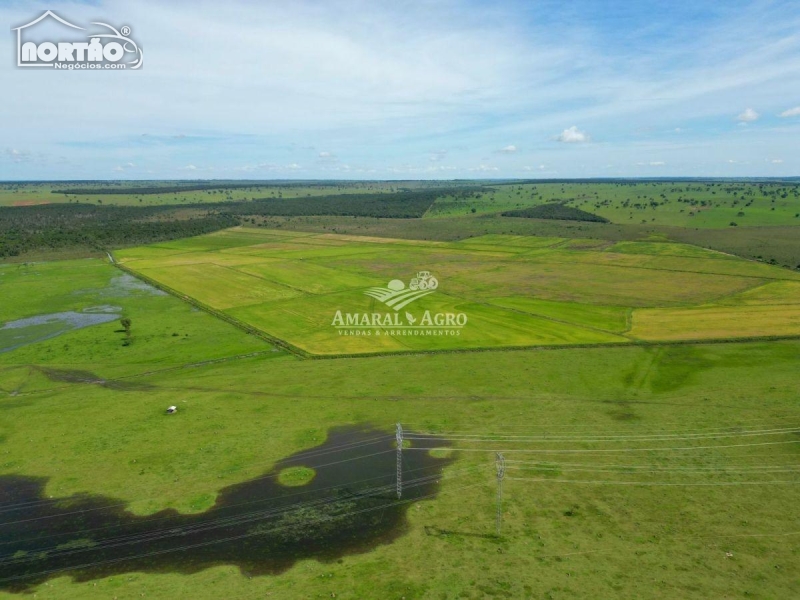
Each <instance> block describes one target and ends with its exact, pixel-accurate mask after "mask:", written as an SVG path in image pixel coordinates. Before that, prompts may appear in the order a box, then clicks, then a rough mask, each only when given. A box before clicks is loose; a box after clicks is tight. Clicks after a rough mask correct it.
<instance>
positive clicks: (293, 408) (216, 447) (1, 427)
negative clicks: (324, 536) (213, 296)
mask: <svg viewBox="0 0 800 600" xmlns="http://www.w3.org/2000/svg"><path fill="white" fill-rule="evenodd" d="M169 300H171V301H172V299H169ZM191 315H192V313H190V312H189V311H186V312H181V313H175V314H173V315H172V325H173V326H174V327H176V328H179V329H181V330H183V329H184V328H185V327H187V326H188V323H187V321H189V320H190V319H191ZM219 327H220V328H222V329H225V328H229V326H227V325H224V324H220V326H219ZM83 331H84V332H87V333H89V334H91V339H86V340H84V343H94V344H103V343H104V340H106V338H109V337H111V338H113V334H112V333H111V332H108V331H106V330H105V329H103V328H102V326H100V327H97V328H87V329H85V330H83ZM68 335H69V334H68ZM230 339H232V341H235V342H237V343H239V344H246V343H248V342H247V339H248V338H247V336H245V335H244V334H243V333H240V332H238V331H237V330H236V329H233V328H230ZM65 341H67V336H64V338H62V339H60V340H52V341H49V342H44V343H42V344H40V345H39V346H38V348H35V349H33V348H32V350H37V352H32V351H31V353H27V354H20V355H17V353H16V352H12V353H10V354H9V355H8V356H7V357H6V364H5V365H3V367H2V368H0V388H2V392H6V393H2V392H0V408H2V412H1V413H0V415H1V416H0V434H1V435H0V440H1V441H0V452H1V453H2V454H1V455H0V456H2V460H0V472H2V473H4V474H24V475H28V476H38V477H45V478H47V481H48V483H47V494H48V495H50V496H53V497H55V498H59V497H68V496H69V495H71V494H75V493H97V494H104V495H108V496H111V497H114V498H117V499H119V501H121V502H125V503H127V504H128V509H129V510H131V511H133V512H135V513H138V514H150V513H153V512H156V511H158V510H160V509H162V508H164V507H173V508H175V509H177V510H179V511H182V512H197V511H198V510H204V509H205V508H207V507H208V506H210V505H211V504H213V502H214V499H215V497H216V494H217V492H218V491H219V490H220V489H221V488H223V487H225V486H228V485H231V484H233V483H237V482H242V481H246V480H248V479H251V478H254V477H259V476H263V474H264V473H265V472H267V471H268V470H269V469H270V468H271V467H272V465H274V464H275V462H276V461H278V460H279V459H281V458H282V457H285V456H287V455H289V454H291V453H293V452H296V451H298V450H301V449H307V448H313V447H314V446H316V445H319V444H320V443H322V442H323V441H324V440H325V438H326V431H327V430H328V428H329V427H330V426H332V425H342V424H347V423H354V424H355V423H359V424H360V423H370V424H372V425H373V426H377V427H379V428H382V429H383V430H385V431H386V432H387V434H389V433H391V432H392V431H393V424H394V423H395V422H401V423H403V424H404V428H405V430H406V432H407V435H408V436H409V437H413V436H414V433H415V432H428V433H436V434H438V435H442V436H445V437H453V438H456V440H455V441H453V442H451V443H452V444H453V445H454V446H455V447H456V448H460V450H456V452H455V453H454V454H453V456H454V458H455V461H454V462H453V464H452V465H450V466H449V467H447V468H446V470H445V471H444V473H443V474H442V478H441V483H440V492H439V495H438V497H436V498H434V499H429V500H425V501H422V502H418V503H415V504H414V505H412V507H411V508H410V510H409V513H408V523H407V527H406V528H405V529H404V531H403V534H402V535H401V536H400V537H399V538H398V539H396V540H395V541H393V542H392V543H390V544H383V545H379V546H377V547H376V548H374V549H364V550H363V551H362V552H357V553H354V554H350V555H347V556H344V557H342V558H341V559H339V560H334V561H330V562H326V561H317V560H302V561H300V562H298V563H297V564H295V565H294V566H293V567H292V568H290V569H289V570H287V571H285V572H283V573H280V574H276V575H263V576H251V575H250V574H248V573H244V572H240V571H239V570H238V568H236V567H235V566H233V565H225V564H222V565H219V566H218V567H215V568H211V569H207V570H203V571H200V572H197V573H193V574H181V573H163V574H151V573H137V572H132V573H126V574H123V575H115V576H112V577H106V578H103V579H99V580H93V581H91V580H90V581H88V582H73V581H72V579H71V578H70V576H69V575H68V574H65V575H60V576H56V577H54V578H53V579H51V580H50V581H48V582H47V583H44V584H40V585H38V586H36V587H35V589H33V590H32V593H35V594H36V597H37V598H80V599H84V598H113V597H117V598H141V597H142V594H144V597H155V598H175V597H192V598H209V599H211V598H220V597H225V598H251V597H270V598H297V597H311V598H313V597H331V595H332V594H335V595H336V597H338V598H395V597H396V598H402V597H405V598H407V599H429V598H431V599H440V598H452V599H455V598H475V599H477V598H485V597H501V598H541V597H548V596H550V597H553V598H559V597H560V598H568V597H585V596H586V595H589V596H591V597H594V598H606V597H653V596H660V597H681V598H698V599H700V598H702V599H705V598H708V597H720V598H721V597H726V596H728V597H750V598H761V599H770V598H788V597H793V596H795V595H797V593H798V591H800V589H798V582H797V578H796V576H795V571H796V569H795V566H796V564H797V545H796V540H795V537H794V535H795V530H796V522H797V519H798V509H797V505H798V502H797V500H798V495H797V494H798V492H797V490H798V486H797V484H800V478H798V475H797V468H796V467H797V461H798V458H800V454H798V446H797V440H796V437H797V436H796V433H791V431H787V430H786V428H791V427H792V426H796V425H797V424H798V418H800V413H798V407H797V402H796V400H797V394H798V393H799V392H800V389H799V388H798V381H797V373H796V367H797V356H798V353H800V345H798V343H797V342H796V341H786V342H769V343H746V344H723V345H706V346H703V345H698V346H668V347H659V348H640V347H607V348H593V349H558V350H525V351H505V352H492V353H464V354H439V355H425V356H414V355H412V356H394V357H385V356H384V357H372V358H369V357H368V358H353V359H339V360H326V361H315V360H307V361H298V360H297V359H295V358H293V357H287V356H285V355H284V356H277V357H275V358H273V359H271V360H267V359H266V357H265V356H264V355H262V356H258V357H253V358H242V359H238V360H229V361H226V362H223V363H216V364H207V365H195V366H190V365H186V366H185V367H184V368H182V369H175V370H171V371H155V372H153V370H152V369H151V367H150V365H146V364H141V365H128V366H127V368H126V370H125V372H126V374H127V376H126V377H125V378H124V379H121V380H119V381H120V382H124V383H126V384H127V387H123V386H120V387H113V386H108V385H106V386H103V385H99V384H96V383H94V384H92V383H86V382H63V381H62V382H59V381H52V380H49V379H47V378H45V377H44V376H43V375H42V373H41V372H40V371H38V370H37V369H34V368H31V367H32V366H33V365H35V364H36V363H39V362H46V363H47V361H49V355H50V351H52V352H58V353H60V357H61V360H62V361H67V362H71V361H72V356H71V354H70V353H66V352H63V351H62V350H61V348H60V347H59V345H60V344H62V343H63V342H65ZM193 344H194V341H192V340H191V339H190V340H189V342H188V345H187V358H189V353H188V350H189V349H190V348H193V349H194V350H199V349H200V348H197V347H194V346H193ZM134 348H135V344H134V345H132V346H130V347H129V349H134ZM118 360H120V361H122V360H124V358H118ZM47 364H49V363H47ZM103 368H104V367H103V365H98V369H99V370H100V371H101V372H102V370H103ZM12 387H13V389H14V390H15V391H16V394H15V395H13V396H12V395H9V393H8V392H9V391H10V389H11V388H12ZM171 404H176V405H178V406H179V407H180V408H179V413H178V415H176V416H175V417H166V416H164V415H163V410H164V407H165V406H168V405H171ZM470 435H471V436H479V439H478V441H469V439H470V438H466V437H465V436H470ZM526 436H527V438H528V439H525V438H526ZM465 439H466V440H467V441H463V440H465ZM428 447H430V444H429V443H426V442H425V441H424V440H410V447H409V448H407V449H406V450H404V451H405V452H419V451H423V452H426V451H428V450H427V449H426V448H428ZM495 450H503V451H504V453H505V456H506V460H507V466H506V479H505V481H504V488H503V507H502V510H503V524H502V527H503V528H502V535H501V536H500V537H499V538H498V537H495V535H494V531H495V529H494V528H495V496H496V483H495V475H494V452H495ZM433 452H436V453H437V454H438V453H440V451H438V450H434V451H433ZM323 468H324V467H323ZM354 468H355V467H354ZM309 475H310V473H305V472H302V471H298V472H286V473H283V474H282V475H281V476H280V477H279V478H280V479H281V480H283V481H284V482H286V481H288V482H289V483H302V482H303V481H305V480H306V478H307V477H308V476H309ZM164 560H165V562H166V561H167V560H168V557H164ZM2 596H3V597H8V598H18V597H19V596H18V595H13V594H3V595H2ZM31 597H32V596H31Z"/></svg>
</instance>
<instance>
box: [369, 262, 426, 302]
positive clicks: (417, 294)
mask: <svg viewBox="0 0 800 600" xmlns="http://www.w3.org/2000/svg"><path fill="white" fill-rule="evenodd" d="M438 287H439V280H438V279H436V277H434V276H433V275H431V273H430V271H418V272H417V276H416V277H414V278H413V279H412V280H411V281H410V282H409V284H408V287H406V284H405V283H403V282H402V281H401V280H400V279H392V280H391V281H390V282H389V284H388V285H387V286H386V287H372V288H369V289H368V290H367V291H366V292H364V294H366V295H367V296H370V297H371V298H375V299H376V300H378V301H379V302H383V303H384V304H385V305H386V306H388V307H389V308H393V309H395V310H400V309H401V308H404V307H405V306H407V305H409V304H411V303H412V302H414V301H415V300H419V299H420V298H422V297H423V296H427V295H428V294H432V293H433V292H434V291H435V290H436V288H438Z"/></svg>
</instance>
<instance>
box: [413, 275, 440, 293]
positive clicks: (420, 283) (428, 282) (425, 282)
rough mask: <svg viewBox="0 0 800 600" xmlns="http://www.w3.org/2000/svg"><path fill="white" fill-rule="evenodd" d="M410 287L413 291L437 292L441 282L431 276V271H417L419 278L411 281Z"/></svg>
mask: <svg viewBox="0 0 800 600" xmlns="http://www.w3.org/2000/svg"><path fill="white" fill-rule="evenodd" d="M408 287H409V288H411V289H412V290H435V289H436V288H437V287H439V280H438V279H436V277H434V276H433V275H431V272H430V271H417V276H416V277H414V278H413V279H412V280H411V283H409V284H408Z"/></svg>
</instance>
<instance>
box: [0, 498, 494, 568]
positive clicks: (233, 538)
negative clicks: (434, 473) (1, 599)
mask: <svg viewBox="0 0 800 600" xmlns="http://www.w3.org/2000/svg"><path fill="white" fill-rule="evenodd" d="M477 485H482V483H475V484H470V485H466V486H460V487H458V488H454V489H452V490H448V491H456V490H459V489H466V488H470V487H475V486H477ZM436 494H437V493H436V492H434V493H431V494H426V495H423V496H418V497H417V498H414V499H409V500H398V501H394V502H391V503H389V504H384V505H381V506H377V507H370V508H366V509H361V510H358V511H351V512H349V513H342V514H340V515H337V517H336V518H342V517H345V516H352V515H356V514H362V513H366V512H371V511H375V510H385V509H386V508H388V507H391V506H397V505H401V504H407V503H410V502H414V501H418V500H424V499H427V498H432V497H434V496H436ZM286 527H287V526H283V527H274V528H272V529H268V530H262V531H257V532H249V533H245V534H241V535H237V536H231V537H228V538H223V539H219V540H213V541H208V542H199V543H197V544H190V545H187V546H181V547H178V548H168V549H164V550H158V551H153V552H146V553H143V554H139V555H135V556H129V557H122V558H116V559H108V560H105V561H97V562H90V563H85V564H82V565H75V566H70V567H64V568H58V569H50V570H45V571H39V572H36V573H26V574H23V575H17V576H13V577H6V578H3V579H0V583H6V582H11V581H18V580H21V579H30V578H34V577H40V576H42V575H51V574H54V573H62V572H65V571H74V570H82V569H89V568H92V567H97V566H105V565H109V564H114V563H119V562H123V561H130V560H138V559H141V558H149V557H151V556H157V555H161V554H167V553H170V552H179V551H184V550H191V549H194V548H198V547H203V546H210V545H213V544H220V543H224V542H230V541H236V540H240V539H245V538H249V537H254V536H259V535H265V534H267V533H273V532H275V531H279V530H281V529H286Z"/></svg>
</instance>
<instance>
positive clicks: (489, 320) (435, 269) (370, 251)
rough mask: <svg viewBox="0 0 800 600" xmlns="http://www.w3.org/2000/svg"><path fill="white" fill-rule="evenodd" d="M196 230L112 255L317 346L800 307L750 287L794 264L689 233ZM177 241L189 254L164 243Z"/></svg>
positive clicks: (360, 349) (786, 325)
mask: <svg viewBox="0 0 800 600" xmlns="http://www.w3.org/2000/svg"><path fill="white" fill-rule="evenodd" d="M228 233H230V238H229V239H227V238H226V236H227V235H228ZM204 237H211V238H213V240H211V241H206V240H203V239H191V240H182V241H181V242H173V243H171V244H168V245H167V250H166V253H165V254H163V255H162V252H163V251H164V250H163V247H164V245H163V244H161V245H158V246H155V247H153V248H152V251H151V252H150V253H148V252H145V251H143V250H142V249H135V250H133V251H132V252H131V253H130V254H129V253H128V251H121V252H118V253H117V256H118V260H120V261H121V262H122V263H123V264H124V265H125V266H126V267H127V268H130V269H133V270H134V271H138V272H140V273H142V274H143V275H145V276H147V277H151V278H153V279H155V280H156V281H159V282H161V283H163V284H164V285H167V286H169V287H170V288H172V289H174V290H176V291H177V292H178V293H180V294H186V295H187V296H189V297H192V298H196V299H197V300H199V301H200V302H202V303H203V304H205V305H207V306H210V307H211V308H214V309H217V310H220V311H224V312H226V313H227V314H229V315H230V316H232V317H234V318H236V319H238V320H240V321H242V322H244V323H246V324H248V325H251V326H254V327H256V328H257V329H259V330H261V331H263V332H265V333H267V334H268V335H270V336H272V337H274V338H278V339H281V340H285V341H287V342H288V343H290V344H292V345H294V346H296V347H298V348H301V349H302V350H304V351H305V352H308V353H309V354H318V355H325V356H331V355H337V354H343V355H347V354H365V353H366V354H369V353H385V352H404V351H435V350H460V349H485V348H500V347H519V346H540V345H568V344H597V343H622V342H626V341H635V340H646V341H659V340H663V341H675V340H691V339H695V334H694V333H693V331H692V326H691V323H692V322H693V319H697V318H705V317H708V319H709V321H708V327H707V331H706V332H705V333H702V334H699V337H700V338H713V339H718V338H724V337H732V338H737V337H753V336H758V335H776V336H778V335H795V334H796V332H795V326H794V322H795V318H796V316H795V315H796V314H797V313H798V311H799V310H800V305H798V304H796V303H791V302H790V303H789V304H788V305H787V306H786V307H784V308H783V309H781V310H780V311H778V310H773V309H770V308H768V307H769V305H770V304H771V303H775V302H776V300H775V299H774V298H773V295H774V294H773V293H772V292H770V291H761V292H755V291H754V290H759V289H761V288H763V289H764V290H771V289H772V288H766V287H764V285H765V284H768V283H775V284H777V286H778V287H776V288H775V290H776V292H775V293H777V294H778V297H779V298H780V299H782V300H781V302H784V303H786V302H785V301H791V300H792V298H793V296H794V293H795V291H796V290H797V288H796V287H795V286H794V285H793V284H795V283H798V281H799V280H800V275H798V274H796V273H792V272H789V271H785V270H782V269H778V268H775V267H772V266H769V265H765V264H763V263H754V262H750V261H745V260H741V259H736V258H734V257H730V256H726V255H722V254H719V253H716V252H712V251H706V250H704V249H701V248H694V247H692V246H687V245H684V244H674V243H668V244H664V247H663V248H662V247H660V246H659V243H654V242H641V246H642V247H641V248H638V247H637V244H638V243H636V242H626V243H624V245H620V244H617V245H616V246H614V245H610V244H609V243H608V242H606V243H601V244H597V243H594V242H593V241H591V240H590V241H589V242H588V243H584V242H581V241H580V240H577V241H576V242H575V243H572V244H567V243H566V240H565V239H563V238H532V237H525V236H502V235H497V234H493V235H486V236H479V237H476V238H471V239H468V240H464V241H460V242H453V243H441V242H426V241H410V240H395V239H379V238H374V237H370V238H367V239H366V240H364V241H363V242H362V241H361V240H360V239H359V238H358V237H357V236H337V235H334V234H322V235H316V234H302V235H295V234H292V233H287V232H273V231H263V230H255V231H254V232H253V233H251V232H250V230H242V229H233V230H231V231H230V232H219V233H216V234H213V235H212V236H204ZM265 240H269V241H265ZM253 241H256V242H260V243H256V244H252V242H253ZM237 244H238V245H237ZM178 247H180V248H182V249H186V250H187V253H186V254H173V253H172V250H174V249H175V248H178ZM200 248H207V250H206V251H201V250H199V249H200ZM617 250H619V251H617ZM239 259H242V260H241V262H237V261H239ZM421 270H427V271H430V272H432V273H433V274H434V275H435V276H436V278H437V279H438V280H439V281H440V282H441V285H440V287H439V288H437V290H436V292H435V293H433V294H429V295H427V296H424V297H422V298H420V299H418V300H416V301H414V302H413V303H412V304H410V305H408V308H407V309H406V310H398V311H391V310H389V309H388V307H386V306H384V305H382V304H381V303H380V302H378V301H377V300H375V299H374V298H371V297H370V296H367V295H365V294H364V292H365V291H366V290H368V289H370V288H372V287H381V286H385V285H387V283H388V282H389V281H392V280H396V279H400V280H401V281H405V282H406V283H408V282H410V280H411V279H412V278H413V277H414V275H415V273H417V272H418V271H421ZM498 290H502V294H503V295H502V296H498ZM764 298H766V300H764V302H762V301H761V300H762V299H764ZM742 303H747V304H748V305H749V306H751V307H752V308H750V309H749V310H748V311H747V316H752V317H757V318H755V320H754V321H753V322H752V323H750V324H748V323H745V322H741V321H740V316H742V315H741V314H740V313H737V312H736V311H731V310H725V309H724V308H723V307H725V306H732V305H737V304H742ZM762 307H764V308H763V310H762ZM632 309H637V312H636V313H635V316H634V317H633V319H632V321H631V317H630V313H631V310H632ZM667 309H668V310H667ZM337 311H340V312H342V313H352V314H356V313H358V314H373V313H381V314H384V315H385V314H388V315H389V316H390V317H391V318H392V319H394V320H391V321H381V322H380V325H381V327H373V328H371V329H370V330H365V331H360V330H359V331H356V330H354V329H346V328H345V329H343V328H336V327H334V325H335V323H334V317H335V315H336V314H337ZM387 311H388V312H387ZM394 312H396V313H397V314H396V315H394ZM459 313H463V314H465V315H466V316H467V318H468V321H469V322H468V323H467V325H466V326H464V327H463V328H461V329H460V330H458V331H452V332H444V333H441V334H423V333H422V332H419V331H412V329H413V328H414V327H415V326H419V324H421V322H422V321H420V319H422V318H423V317H424V315H425V314H431V315H435V314H442V315H446V314H454V315H455V314H459ZM677 315H680V317H677ZM673 316H675V318H676V321H675V323H676V325H675V327H674V328H671V327H670V324H669V321H670V319H671V318H672V317H673ZM387 318H388V317H387ZM397 319H399V320H397ZM712 322H713V325H712V324H711V323H712ZM351 325H352V324H351ZM373 325H374V323H373ZM386 325H391V326H386ZM400 325H403V326H404V327H399V328H398V326H400ZM406 326H407V327H406ZM404 328H406V329H408V330H407V331H401V329H404ZM759 332H761V333H759ZM662 333H663V337H660V336H661V335H662ZM620 334H625V337H622V336H621V335H620Z"/></svg>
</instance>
